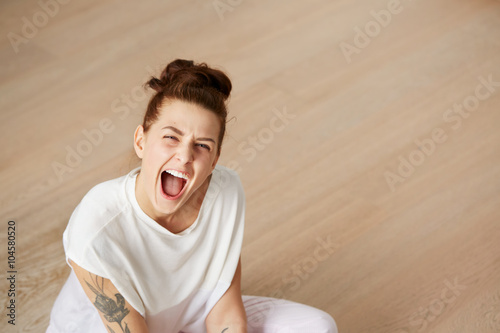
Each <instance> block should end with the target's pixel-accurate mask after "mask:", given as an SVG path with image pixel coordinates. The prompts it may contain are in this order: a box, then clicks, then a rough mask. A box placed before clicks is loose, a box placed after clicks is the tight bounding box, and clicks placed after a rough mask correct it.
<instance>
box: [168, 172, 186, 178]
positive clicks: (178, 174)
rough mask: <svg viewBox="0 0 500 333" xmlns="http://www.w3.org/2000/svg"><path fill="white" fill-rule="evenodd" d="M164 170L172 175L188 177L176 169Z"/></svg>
mask: <svg viewBox="0 0 500 333" xmlns="http://www.w3.org/2000/svg"><path fill="white" fill-rule="evenodd" d="M165 172H167V173H169V174H171V175H172V176H175V177H178V178H182V179H188V177H187V176H186V175H185V174H183V173H182V172H179V171H176V170H165Z"/></svg>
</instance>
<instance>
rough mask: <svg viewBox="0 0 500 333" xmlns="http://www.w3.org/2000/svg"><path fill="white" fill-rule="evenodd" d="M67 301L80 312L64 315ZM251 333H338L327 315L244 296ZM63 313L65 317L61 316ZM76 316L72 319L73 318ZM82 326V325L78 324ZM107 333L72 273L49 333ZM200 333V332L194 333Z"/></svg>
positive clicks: (57, 305)
mask: <svg viewBox="0 0 500 333" xmlns="http://www.w3.org/2000/svg"><path fill="white" fill-rule="evenodd" d="M68 298H71V301H72V304H75V303H76V304H78V305H79V307H80V305H81V307H80V308H78V309H75V310H74V311H71V312H70V313H68V311H65V310H66V309H65V307H66V306H67V301H68ZM242 298H243V305H244V306H245V311H246V314H247V322H248V326H247V327H248V333H337V332H338V331H337V326H336V324H335V321H334V320H333V318H332V317H331V316H330V315H329V314H327V313H326V312H324V311H321V310H318V309H316V308H313V307H311V306H308V305H303V304H299V303H295V302H291V301H286V300H281V299H276V298H270V297H259V296H245V295H243V296H242ZM61 313H65V315H64V316H61V315H60V314H61ZM72 316H73V317H72ZM78 323H80V324H78ZM101 332H102V333H107V330H106V329H105V327H104V325H103V323H102V321H101V317H100V316H99V313H98V312H97V309H96V308H95V307H94V306H93V305H92V303H91V302H90V300H89V299H88V298H87V296H86V295H85V293H84V292H83V289H82V288H81V285H80V283H79V282H78V279H77V278H76V276H75V274H74V273H73V272H71V274H70V276H69V278H68V280H67V281H66V283H65V284H64V286H63V289H62V290H61V293H60V294H59V296H58V297H57V299H56V302H55V304H54V307H53V308H52V313H51V317H50V324H49V327H48V328H47V332H46V333H101ZM194 333H197V332H194Z"/></svg>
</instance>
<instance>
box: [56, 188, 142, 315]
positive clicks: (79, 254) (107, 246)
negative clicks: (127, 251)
mask: <svg viewBox="0 0 500 333" xmlns="http://www.w3.org/2000/svg"><path fill="white" fill-rule="evenodd" d="M98 186H99V185H98ZM102 195H105V193H102V191H100V189H99V188H94V189H92V190H91V191H90V192H89V193H88V194H87V195H86V196H85V197H84V198H83V199H82V201H81V202H80V204H79V205H78V206H77V207H76V209H75V210H74V212H73V214H72V215H71V218H70V220H69V223H68V226H67V227H66V230H65V231H64V234H63V245H64V251H65V254H66V261H67V263H68V264H69V260H70V259H71V260H72V261H73V262H75V263H76V264H77V265H78V266H80V267H82V268H83V269H85V270H87V271H89V272H90V273H93V274H96V275H98V276H100V277H103V278H105V279H108V280H110V281H111V282H112V283H113V285H114V286H115V287H116V288H117V289H118V291H119V292H120V293H121V294H122V295H123V296H124V297H125V299H126V300H127V302H129V303H130V304H131V305H132V306H133V307H134V308H135V309H136V310H137V311H138V312H139V313H141V315H144V306H143V304H142V301H141V299H140V297H139V294H138V293H137V291H136V290H135V288H134V287H133V286H132V285H131V284H130V281H128V280H127V276H126V275H124V274H123V272H121V270H120V267H121V263H122V262H123V259H124V258H123V257H122V256H121V255H120V254H121V253H119V252H121V251H120V249H118V248H117V247H116V246H113V244H114V242H113V240H111V241H109V242H108V241H106V240H107V239H108V237H107V236H106V235H107V234H108V233H109V225H110V224H111V222H112V221H113V220H114V219H115V218H116V216H117V215H119V214H120V212H116V211H109V210H108V209H107V208H108V207H107V206H106V205H105V204H104V203H105V202H106V200H105V198H103V197H102ZM108 196H109V193H108ZM124 209H126V207H124Z"/></svg>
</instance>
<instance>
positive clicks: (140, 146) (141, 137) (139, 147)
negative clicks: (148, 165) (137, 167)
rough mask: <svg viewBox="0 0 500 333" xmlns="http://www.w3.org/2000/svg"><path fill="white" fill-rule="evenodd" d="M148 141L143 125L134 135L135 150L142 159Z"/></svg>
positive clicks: (138, 127)
mask: <svg viewBox="0 0 500 333" xmlns="http://www.w3.org/2000/svg"><path fill="white" fill-rule="evenodd" d="M145 141H146V137H145V133H144V127H142V125H139V126H137V128H136V129H135V133H134V149H135V153H136V154H137V157H139V158H140V159H142V157H143V155H144V143H145Z"/></svg>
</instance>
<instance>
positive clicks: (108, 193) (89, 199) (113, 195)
mask: <svg viewBox="0 0 500 333" xmlns="http://www.w3.org/2000/svg"><path fill="white" fill-rule="evenodd" d="M127 177H129V175H126V176H122V177H120V178H116V179H112V180H108V181H105V182H103V183H100V184H98V185H96V186H94V187H93V188H92V189H90V191H88V192H87V194H86V195H85V196H84V197H83V199H82V200H81V201H80V203H79V204H78V206H77V207H76V208H75V210H74V211H73V214H72V215H71V218H70V220H69V222H68V225H67V227H66V230H65V232H64V242H65V243H71V245H72V247H73V248H75V249H76V248H79V249H83V248H84V247H85V245H86V244H87V243H88V242H89V241H90V240H92V239H93V238H94V237H95V236H96V235H97V234H98V233H99V232H100V231H101V230H103V228H104V227H105V226H106V225H107V224H108V223H110V222H111V221H113V220H115V219H116V218H117V217H118V216H120V215H121V214H123V213H124V212H125V211H126V210H127V209H129V204H128V200H127V196H126V192H125V191H126V190H125V186H126V181H127Z"/></svg>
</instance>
